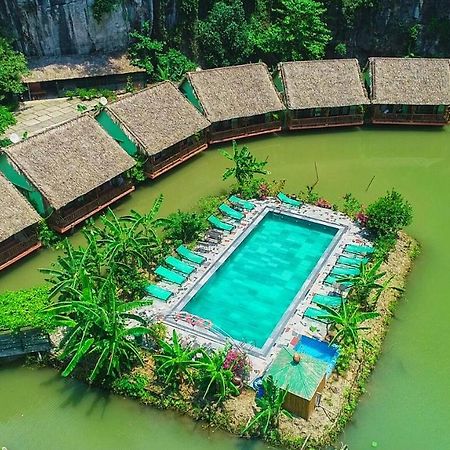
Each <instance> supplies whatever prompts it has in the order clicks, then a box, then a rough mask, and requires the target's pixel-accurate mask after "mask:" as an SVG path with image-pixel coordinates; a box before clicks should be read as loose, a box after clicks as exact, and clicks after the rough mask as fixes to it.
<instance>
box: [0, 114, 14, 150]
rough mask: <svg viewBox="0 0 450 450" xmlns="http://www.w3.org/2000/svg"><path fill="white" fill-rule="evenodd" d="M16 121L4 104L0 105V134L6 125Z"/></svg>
mask: <svg viewBox="0 0 450 450" xmlns="http://www.w3.org/2000/svg"><path fill="white" fill-rule="evenodd" d="M16 122H17V121H16V118H15V117H14V114H13V113H12V112H11V111H10V110H9V109H8V108H6V107H5V106H0V134H3V133H4V132H5V131H6V130H7V129H8V127H10V126H12V125H15V124H16ZM5 147H6V145H5Z"/></svg>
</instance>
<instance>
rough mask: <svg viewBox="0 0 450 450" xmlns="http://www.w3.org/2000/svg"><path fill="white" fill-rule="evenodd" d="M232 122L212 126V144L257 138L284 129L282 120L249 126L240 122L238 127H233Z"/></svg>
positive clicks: (210, 140)
mask: <svg viewBox="0 0 450 450" xmlns="http://www.w3.org/2000/svg"><path fill="white" fill-rule="evenodd" d="M230 122H231V121H225V122H219V123H217V124H213V125H212V126H211V129H210V138H209V142H210V143H211V144H215V143H218V142H225V141H230V140H233V139H242V138H246V137H250V136H257V135H260V134H267V133H274V132H277V131H281V128H282V126H281V120H275V121H270V122H265V121H264V122H260V123H249V124H245V123H243V122H242V121H240V122H239V123H238V124H237V125H236V126H233V125H231V124H230Z"/></svg>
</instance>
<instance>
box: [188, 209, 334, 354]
mask: <svg viewBox="0 0 450 450" xmlns="http://www.w3.org/2000/svg"><path fill="white" fill-rule="evenodd" d="M337 232H338V229H337V228H334V227H329V226H326V225H322V224H318V223H315V222H311V221H308V220H302V219H298V218H293V217H290V216H287V215H281V214H276V213H273V212H268V213H267V214H266V216H265V217H264V218H263V219H262V220H261V221H260V222H259V224H258V225H257V226H256V227H255V228H254V229H253V230H252V231H251V233H250V234H249V235H248V236H247V237H246V238H245V239H244V240H243V241H242V242H241V244H240V245H239V246H238V247H237V248H236V249H235V250H234V252H233V253H232V254H231V255H230V256H229V257H228V259H227V260H226V261H225V262H224V263H223V264H222V265H221V266H220V267H219V268H218V269H217V271H216V272H215V273H214V274H213V275H212V276H211V278H209V280H208V281H207V282H206V284H205V285H203V286H202V287H201V288H200V290H199V291H198V292H197V293H196V294H195V295H194V297H193V298H192V299H191V300H190V301H189V302H188V303H187V304H186V306H185V307H184V310H185V311H187V312H189V313H191V314H195V315H197V316H200V317H203V318H205V319H209V320H211V322H212V323H213V325H214V327H217V328H219V329H220V330H222V331H223V332H224V333H225V334H227V335H229V336H231V337H232V338H233V339H237V340H239V341H242V342H246V343H249V344H252V345H253V346H255V347H257V348H262V347H263V346H264V343H265V342H266V341H267V339H268V338H269V337H270V335H271V333H272V331H273V330H274V328H275V327H276V325H277V324H278V322H279V321H280V319H281V318H282V316H283V314H284V313H285V312H286V310H287V309H288V307H289V305H290V304H291V303H292V301H293V299H294V297H295V296H296V294H297V293H298V292H299V290H300V289H301V288H302V286H303V285H304V284H305V282H306V281H307V279H308V277H309V275H310V274H311V272H312V271H313V269H314V268H315V266H316V265H317V263H318V262H319V260H320V258H321V257H322V255H323V254H324V252H325V251H326V250H327V249H328V247H329V246H330V244H331V242H332V240H333V238H334V236H335V235H336V233H337Z"/></svg>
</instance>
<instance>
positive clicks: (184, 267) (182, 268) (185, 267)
mask: <svg viewBox="0 0 450 450" xmlns="http://www.w3.org/2000/svg"><path fill="white" fill-rule="evenodd" d="M165 261H166V263H167V264H168V265H169V266H172V267H173V268H174V269H175V270H178V272H182V273H185V274H186V275H190V274H191V273H192V272H193V271H194V270H195V267H192V266H190V265H189V264H186V263H185V262H183V261H181V260H179V259H178V258H175V257H174V256H168V257H167V258H166V259H165Z"/></svg>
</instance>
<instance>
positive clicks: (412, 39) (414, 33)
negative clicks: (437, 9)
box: [407, 23, 422, 56]
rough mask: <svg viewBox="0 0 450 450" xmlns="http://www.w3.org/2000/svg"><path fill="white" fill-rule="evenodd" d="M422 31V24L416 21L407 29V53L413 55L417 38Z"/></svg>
mask: <svg viewBox="0 0 450 450" xmlns="http://www.w3.org/2000/svg"><path fill="white" fill-rule="evenodd" d="M421 32H422V25H421V24H419V23H416V24H415V25H413V26H412V27H411V28H410V29H409V30H408V50H407V51H408V55H409V56H414V52H415V49H416V45H417V40H418V38H419V35H420V33H421Z"/></svg>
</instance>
